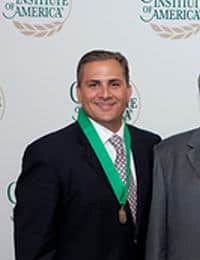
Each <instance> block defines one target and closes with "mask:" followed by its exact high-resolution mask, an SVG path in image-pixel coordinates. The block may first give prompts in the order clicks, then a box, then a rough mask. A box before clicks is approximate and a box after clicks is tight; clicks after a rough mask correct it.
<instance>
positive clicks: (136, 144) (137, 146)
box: [131, 134, 144, 232]
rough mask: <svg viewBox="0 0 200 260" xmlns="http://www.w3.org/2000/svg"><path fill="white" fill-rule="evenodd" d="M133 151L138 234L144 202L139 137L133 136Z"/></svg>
mask: <svg viewBox="0 0 200 260" xmlns="http://www.w3.org/2000/svg"><path fill="white" fill-rule="evenodd" d="M131 150H132V153H133V159H134V164H135V172H136V178H137V223H136V231H137V232H138V229H139V225H140V219H141V213H142V209H141V206H140V205H141V204H142V201H144V197H143V192H142V187H141V185H142V182H143V181H142V178H143V173H142V151H141V143H140V141H139V140H138V137H137V136H136V135H134V134H133V135H131Z"/></svg>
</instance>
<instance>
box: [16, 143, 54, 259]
mask: <svg viewBox="0 0 200 260" xmlns="http://www.w3.org/2000/svg"><path fill="white" fill-rule="evenodd" d="M43 154H44V152H43ZM55 173H56V169H55V168H54V167H53V166H51V165H50V163H49V162H47V161H46V160H44V159H42V154H41V153H40V151H39V149H37V147H36V146H34V145H33V146H31V147H29V148H28V149H27V150H26V152H25V155H24V159H23V166H22V173H21V175H20V177H19V179H18V181H17V186H16V199H17V204H16V207H15V209H14V242H15V255H16V260H37V259H40V260H52V259H54V255H55V253H56V208H57V206H58V205H57V204H58V203H57V202H58V196H59V194H58V179H57V177H56V174H55Z"/></svg>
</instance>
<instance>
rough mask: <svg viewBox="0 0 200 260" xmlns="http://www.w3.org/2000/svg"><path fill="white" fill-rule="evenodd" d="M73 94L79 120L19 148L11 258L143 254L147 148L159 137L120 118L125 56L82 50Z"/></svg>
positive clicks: (90, 259) (105, 258) (111, 259)
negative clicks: (21, 153) (20, 162)
mask: <svg viewBox="0 0 200 260" xmlns="http://www.w3.org/2000/svg"><path fill="white" fill-rule="evenodd" d="M77 97H78V100H79V102H80V103H81V105H82V108H81V109H80V111H79V116H78V122H76V123H74V124H72V125H70V126H68V127H66V128H64V129H62V130H59V131H57V132H55V133H52V134H50V135H48V136H46V137H43V138H41V139H39V140H38V141H36V142H34V143H33V144H31V145H29V146H28V148H27V150H26V152H25V155H24V159H23V169H22V173H21V176H20V177H19V180H18V182H17V187H16V198H17V204H16V207H15V210H14V224H15V249H16V260H78V259H81V260H134V259H137V260H141V259H143V253H144V242H145V236H146V226H147V219H148V212H149V204H150V197H151V173H152V159H153V156H152V147H153V145H154V144H155V143H158V142H159V141H160V138H159V137H158V136H156V135H154V134H151V133H149V132H146V131H143V130H140V129H138V128H136V127H131V126H127V125H126V124H124V123H123V121H122V117H123V112H124V110H125V108H126V106H127V103H128V101H129V99H130V97H131V86H130V84H129V69H128V64H127V60H126V59H125V57H123V56H122V55H121V54H119V53H114V52H110V51H92V52H89V53H87V54H86V55H84V56H83V57H82V58H81V60H80V62H79V65H78V69H77ZM122 141H123V143H122ZM136 193H137V194H136Z"/></svg>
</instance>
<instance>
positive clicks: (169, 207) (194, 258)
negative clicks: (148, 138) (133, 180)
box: [146, 128, 200, 260]
mask: <svg viewBox="0 0 200 260" xmlns="http://www.w3.org/2000/svg"><path fill="white" fill-rule="evenodd" d="M199 259H200V128H199V129H195V130H192V131H189V132H186V133H183V134H179V135H176V136H173V137H170V138H168V139H166V140H164V141H163V142H161V143H160V144H158V145H157V146H156V147H155V165H154V179H153V197H152V204H151V212H150V220H149V228H148V237H147V244H146V260H199Z"/></svg>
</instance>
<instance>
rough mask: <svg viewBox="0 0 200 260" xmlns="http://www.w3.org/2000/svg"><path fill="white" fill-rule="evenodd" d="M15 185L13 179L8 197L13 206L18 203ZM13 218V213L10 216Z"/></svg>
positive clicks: (8, 190)
mask: <svg viewBox="0 0 200 260" xmlns="http://www.w3.org/2000/svg"><path fill="white" fill-rule="evenodd" d="M15 186H16V182H15V181H13V182H11V183H9V185H8V187H7V199H8V202H9V204H10V205H11V206H12V209H13V207H14V206H15V204H16V198H15ZM10 218H11V219H13V214H12V215H11V216H10Z"/></svg>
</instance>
